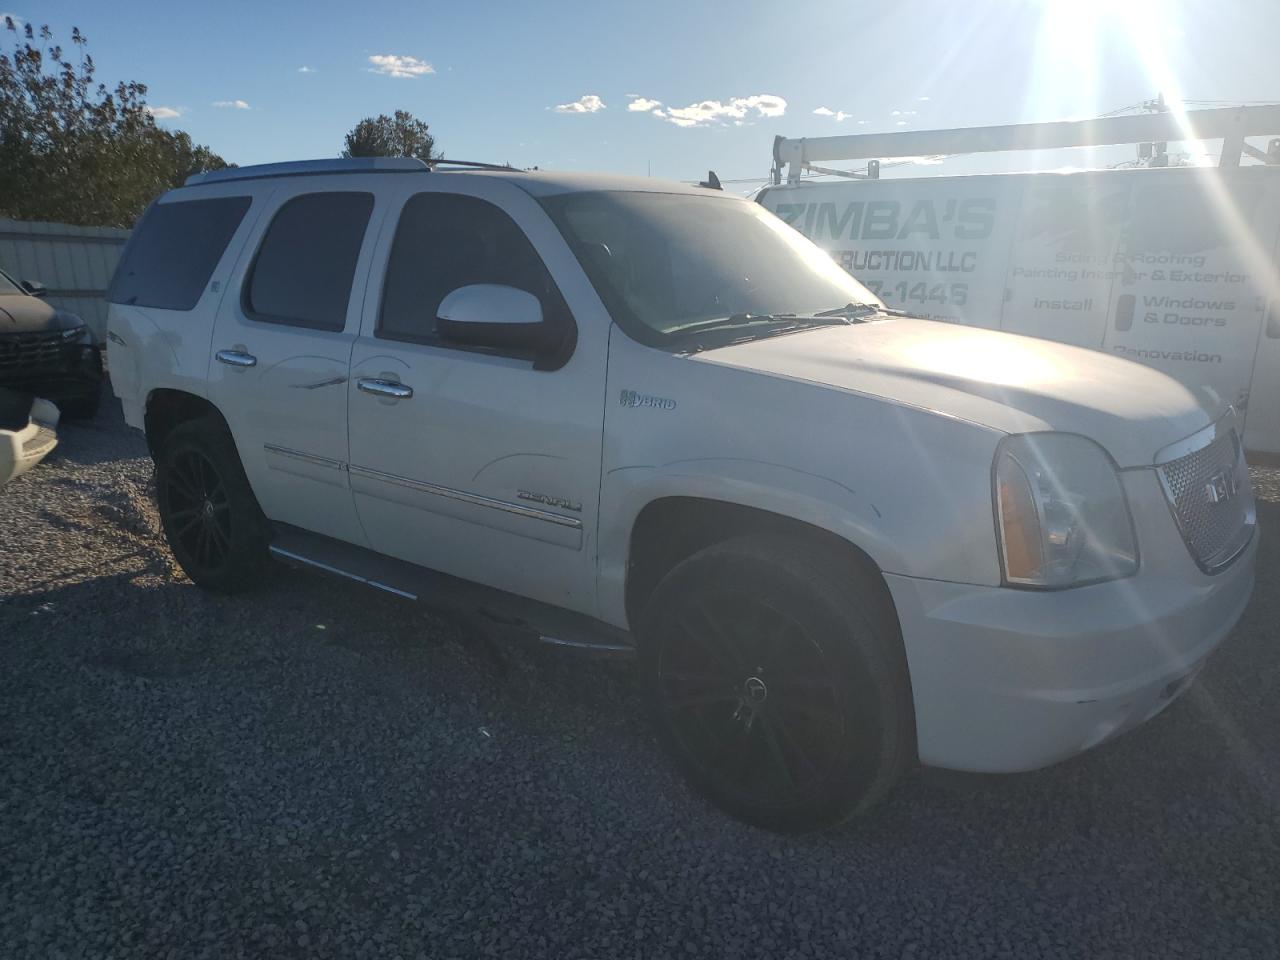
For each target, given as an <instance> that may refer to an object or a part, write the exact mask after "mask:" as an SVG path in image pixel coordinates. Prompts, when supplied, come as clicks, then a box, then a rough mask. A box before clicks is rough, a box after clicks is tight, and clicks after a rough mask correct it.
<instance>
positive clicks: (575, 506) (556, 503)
mask: <svg viewBox="0 0 1280 960" xmlns="http://www.w3.org/2000/svg"><path fill="white" fill-rule="evenodd" d="M516 496H517V497H519V498H520V499H521V500H532V501H533V502H534V503H545V504H546V505H547V506H548V507H559V508H560V509H561V510H572V511H574V512H575V513H581V512H582V504H580V503H574V502H573V501H572V500H566V499H565V498H564V497H549V496H547V495H546V494H545V493H533V492H532V491H529V490H517V491H516Z"/></svg>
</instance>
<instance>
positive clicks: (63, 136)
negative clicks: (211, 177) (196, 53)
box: [0, 17, 227, 227]
mask: <svg viewBox="0 0 1280 960" xmlns="http://www.w3.org/2000/svg"><path fill="white" fill-rule="evenodd" d="M0 28H2V29H3V30H5V31H7V32H8V34H9V35H10V36H11V37H12V39H13V48H12V50H11V51H9V52H7V53H0V216H4V217H12V218H14V219H19V220H53V221H58V222H61V223H75V224H84V225H91V226H121V227H127V226H131V225H132V224H133V222H134V221H135V220H136V219H137V218H138V216H139V215H140V214H141V213H142V211H143V210H144V209H145V208H146V206H147V204H148V203H149V202H150V201H151V200H152V198H154V197H155V196H156V195H157V194H159V193H161V192H163V191H164V190H167V189H168V188H170V187H173V186H177V185H178V184H180V183H182V181H183V180H185V179H186V178H187V177H188V176H189V175H191V174H192V173H197V172H200V171H203V170H216V169H219V168H221V167H225V166H227V163H226V161H224V160H223V159H222V158H221V157H219V156H218V155H217V154H215V153H213V152H212V151H211V150H209V148H208V147H204V146H199V145H196V144H194V143H192V142H191V137H189V136H188V135H187V134H186V133H183V132H182V131H169V130H163V129H161V128H160V127H158V126H156V122H155V119H154V118H153V117H152V116H151V113H150V111H149V110H148V109H147V104H146V94H147V88H146V86H145V85H144V84H141V83H137V82H133V81H130V82H123V81H122V82H120V83H118V84H116V86H115V88H114V89H110V88H108V87H107V86H106V84H102V83H97V84H95V82H94V79H93V75H94V63H93V58H92V57H91V56H89V55H88V53H87V52H86V50H85V48H86V46H87V42H86V40H85V37H84V35H83V34H81V33H80V31H79V30H78V29H75V28H73V29H72V31H71V42H72V44H73V45H74V46H75V48H76V50H77V51H78V57H77V59H78V60H79V62H78V63H73V62H71V60H70V59H69V58H67V57H64V56H63V49H62V47H61V46H59V45H57V44H56V43H54V41H53V34H52V32H51V31H50V30H49V28H48V27H47V26H45V27H41V28H40V29H39V30H38V31H37V30H35V29H33V28H32V26H31V25H30V24H26V25H25V26H23V27H22V28H21V29H19V27H18V25H17V24H16V23H15V22H14V20H13V18H12V17H5V18H4V21H3V23H0ZM42 48H43V49H42Z"/></svg>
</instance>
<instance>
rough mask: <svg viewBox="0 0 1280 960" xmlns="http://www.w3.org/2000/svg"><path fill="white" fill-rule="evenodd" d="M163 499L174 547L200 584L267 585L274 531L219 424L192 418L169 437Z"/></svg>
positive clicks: (161, 472)
mask: <svg viewBox="0 0 1280 960" xmlns="http://www.w3.org/2000/svg"><path fill="white" fill-rule="evenodd" d="M156 496H157V500H158V501H159V507H160V522H161V524H162V526H163V527H164V534H165V538H166V539H167V540H168V541H169V549H170V550H172V551H173V556H174V559H176V560H177V561H178V565H179V566H181V567H182V569H183V571H184V572H185V573H186V575H187V576H188V577H190V578H191V581H192V582H193V583H195V584H196V585H197V586H199V587H202V588H204V589H205V590H209V591H212V592H215V593H235V592H237V591H240V590H244V589H247V588H248V587H250V586H253V585H255V584H256V583H258V582H260V581H261V580H262V578H263V575H264V574H265V572H266V570H267V568H268V563H269V555H268V552H267V545H268V543H269V541H270V532H269V530H270V528H269V525H268V523H267V520H266V517H264V516H263V514H262V509H261V508H260V507H259V506H258V501H257V498H256V497H254V495H253V490H252V489H251V488H250V487H249V480H248V478H247V477H246V476H245V474H244V468H243V467H242V466H241V464H240V457H239V455H238V454H237V453H236V448H235V443H234V442H233V441H232V439H231V435H230V434H229V433H228V432H227V430H226V427H224V426H223V425H222V423H221V422H220V421H219V420H217V419H214V418H212V417H202V418H200V419H197V420H189V421H187V422H186V423H182V424H179V425H178V426H177V427H175V428H174V429H173V430H172V431H171V432H170V433H169V435H168V436H167V437H165V439H164V442H163V444H162V446H161V449H160V455H159V456H158V457H157V459H156Z"/></svg>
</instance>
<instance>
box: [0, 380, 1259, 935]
mask: <svg viewBox="0 0 1280 960" xmlns="http://www.w3.org/2000/svg"><path fill="white" fill-rule="evenodd" d="M62 434H63V443H62V446H61V448H60V449H59V451H58V453H57V454H55V456H54V458H53V459H52V460H50V461H49V462H47V463H45V464H44V465H42V466H41V467H40V468H38V469H37V470H35V471H33V472H32V473H31V474H29V475H28V476H26V477H24V478H22V479H20V480H18V481H15V482H14V483H13V484H11V485H10V486H9V487H8V488H6V489H5V490H4V491H3V492H2V493H0V751H2V753H0V756H2V757H3V761H4V762H3V765H2V767H0V851H3V854H2V856H0V954H2V955H4V956H6V957H38V958H51V957H64V956H65V957H80V956H86V957H105V956H114V957H136V956H158V957H181V958H183V960H188V958H194V957H234V956H270V957H273V958H274V957H292V956H297V957H313V956H314V957H342V958H348V957H373V956H378V957H405V958H410V957H452V956H457V957H464V956H501V957H520V956H537V957H554V958H556V960H561V958H566V960H567V958H573V957H592V958H615V957H632V956H634V957H646V958H647V957H660V956H671V957H686V956H697V955H716V956H720V955H723V956H735V957H748V956H753V957H754V956H759V957H769V958H783V957H810V956H842V957H851V956H860V957H920V958H933V957H950V956H1000V957H1017V958H1030V957H1083V956H1089V957H1128V956H1143V957H1159V958H1170V957H1229V958H1245V957H1258V958H1263V957H1266V958H1272V957H1275V956H1277V952H1278V950H1280V946H1278V944H1280V816H1278V811H1280V706H1278V703H1280V701H1278V699H1277V698H1276V697H1275V696H1274V691H1275V687H1276V680H1277V677H1280V650H1278V649H1277V644H1276V638H1275V624H1276V623H1277V621H1278V619H1280V593H1278V592H1277V585H1278V582H1280V581H1278V580H1277V576H1276V570H1277V566H1278V565H1280V472H1258V474H1257V477H1256V479H1257V483H1258V487H1259V490H1260V492H1261V495H1262V497H1263V498H1264V502H1263V504H1262V518H1263V525H1264V526H1265V527H1268V528H1269V529H1268V530H1267V534H1268V535H1267V536H1266V537H1265V538H1264V540H1263V548H1262V549H1263V552H1262V556H1261V558H1260V569H1259V582H1258V589H1257V592H1256V595H1255V598H1254V601H1253V604H1252V606H1251V607H1250V608H1249V610H1248V612H1247V613H1246V614H1245V618H1244V620H1243V622H1242V623H1241V625H1240V627H1239V628H1238V629H1237V630H1236V632H1235V634H1234V635H1233V636H1232V637H1231V638H1230V639H1229V640H1228V642H1227V643H1226V644H1225V645H1224V646H1223V648H1222V649H1221V650H1220V652H1219V653H1218V655H1217V656H1216V657H1215V658H1214V659H1213V660H1212V661H1211V663H1210V665H1209V667H1208V668H1207V670H1206V671H1205V672H1204V674H1202V679H1201V680H1200V681H1199V683H1198V684H1197V686H1196V687H1194V688H1193V690H1192V691H1191V692H1190V693H1188V694H1187V695H1186V696H1185V697H1183V698H1182V699H1181V700H1180V701H1179V702H1178V703H1177V704H1176V705H1175V706H1173V707H1172V708H1171V709H1169V710H1168V711H1166V712H1165V713H1164V714H1162V715H1161V716H1160V717H1158V718H1157V719H1156V720H1155V721H1153V722H1152V723H1150V724H1148V725H1147V726H1145V727H1143V728H1141V729H1140V730H1138V731H1136V732H1134V733H1132V734H1129V735H1128V736H1125V737H1123V738H1121V739H1120V740H1118V741H1117V742H1115V743H1113V744H1110V745H1108V746H1106V747H1104V748H1102V749H1100V750H1097V751H1094V752H1093V753H1091V754H1089V755H1086V756H1084V757H1080V758H1077V759H1075V760H1072V761H1070V762H1068V763H1065V764H1062V765H1060V766H1057V767H1055V768H1052V769H1050V770H1045V771H1041V772H1037V773H1034V774H1025V775H1019V776H1007V777H988V776H972V775H958V774H944V773H941V772H934V771H926V772H922V773H920V772H918V773H915V774H913V775H912V776H910V777H909V778H908V779H907V781H906V782H905V783H904V784H903V785H902V786H901V787H900V788H899V789H898V790H897V792H896V793H895V794H894V795H893V796H892V797H891V798H890V801H889V803H888V804H887V805H886V806H885V807H884V808H883V809H882V810H881V811H879V812H878V813H877V814H875V815H874V816H873V817H871V818H870V819H866V820H863V821H861V822H857V823H854V824H851V825H849V826H847V827H845V828H843V829H841V830H839V831H835V832H831V833H826V834H822V835H817V836H808V837H803V838H799V839H795V838H782V837H776V836H772V835H769V834H765V833H761V832H759V831H756V830H753V829H751V828H749V827H746V826H743V825H741V824H738V823H736V822H734V821H732V820H729V819H727V818H726V817H724V816H722V815H720V814H719V813H717V812H715V811H714V810H712V809H709V808H708V807H707V806H706V805H705V804H703V803H702V802H701V801H700V800H698V799H697V798H696V797H694V796H692V795H691V794H690V793H689V792H688V791H687V790H686V789H685V788H684V786H683V785H682V784H681V783H680V782H679V781H678V780H677V779H676V778H675V776H674V775H673V773H672V772H671V770H670V769H669V768H668V766H667V764H666V763H665V762H664V760H663V758H662V757H661V755H660V754H659V752H658V750H657V748H656V746H655V744H654V743H653V741H652V739H651V738H650V735H649V734H648V732H647V731H646V729H645V726H644V724H643V723H641V722H639V721H638V720H637V717H638V716H639V707H638V704H637V698H636V693H635V689H634V684H633V681H632V677H631V672H630V667H629V666H628V665H626V664H624V663H617V662H610V661H603V660H597V659H591V658H583V657H582V656H581V655H576V656H575V655H572V654H566V653H563V652H558V651H553V650H542V649H537V650H535V649H530V648H513V647H495V646H494V645H492V644H490V643H488V642H486V641H485V640H484V639H483V638H482V637H479V636H477V635H475V634H473V633H471V632H470V631H467V630H464V629H460V628H459V626H458V625H457V624H455V623H453V622H451V621H448V620H445V619H441V618H438V617H434V616H432V615H430V614H429V613H427V612H424V611H423V610H422V609H420V608H417V607H414V606H411V605H409V604H403V603H400V602H397V601H395V600H393V599H389V598H384V597H382V596H380V595H373V594H370V593H365V592H363V591H362V590H361V588H359V587H356V586H350V585H347V584H344V583H341V582H337V581H334V580H330V579H326V578H323V577H320V576H318V575H311V574H305V573H299V572H292V571H287V570H286V571H282V572H281V573H280V574H279V576H278V578H277V579H276V580H275V582H274V583H272V584H271V585H270V587H269V588H264V589H263V590H261V591H260V592H258V593H256V594H254V595H251V596H248V597H242V598H237V599H234V600H232V599H220V598H215V597H210V596H206V595H204V594H202V593H201V592H199V591H198V590H196V589H195V588H194V587H192V586H191V585H190V584H189V583H188V582H186V581H185V580H184V578H183V577H182V576H181V574H180V573H179V572H178V571H177V570H176V568H175V567H174V566H173V565H172V564H171V562H170V560H169V558H168V554H167V552H166V550H165V548H164V546H163V545H162V542H161V538H160V535H159V533H158V524H157V519H156V515H155V510H154V508H153V506H152V504H151V501H150V499H149V493H148V485H149V480H150V475H151V466H150V461H149V460H148V459H147V458H146V454H145V450H144V448H143V444H142V442H141V438H140V437H139V436H137V435H136V434H133V433H131V432H129V431H128V430H127V429H126V428H125V427H124V425H123V423H122V421H121V420H120V415H119V411H118V408H117V407H116V406H115V405H114V404H111V405H109V407H108V408H107V409H105V410H104V413H103V414H102V416H101V417H100V418H99V420H98V421H97V422H96V423H93V424H90V425H86V426H76V425H70V426H67V427H65V428H64V429H63V431H62Z"/></svg>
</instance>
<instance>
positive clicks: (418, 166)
mask: <svg viewBox="0 0 1280 960" xmlns="http://www.w3.org/2000/svg"><path fill="white" fill-rule="evenodd" d="M428 169H429V168H428V167H427V165H426V164H425V163H423V162H422V161H421V160H419V159H417V158H416V157H334V158H333V159H331V160H292V161H289V162H287V163H259V164H254V165H252V166H248V167H224V168H223V169H221V170H206V171H205V172H204V173H193V174H192V175H191V176H189V177H187V179H186V180H185V181H184V184H185V186H188V187H194V186H196V185H197V184H201V183H225V182H227V181H230V180H261V179H263V178H265V177H296V176H314V175H317V174H324V173H425V172H426V171H427V170H428Z"/></svg>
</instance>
